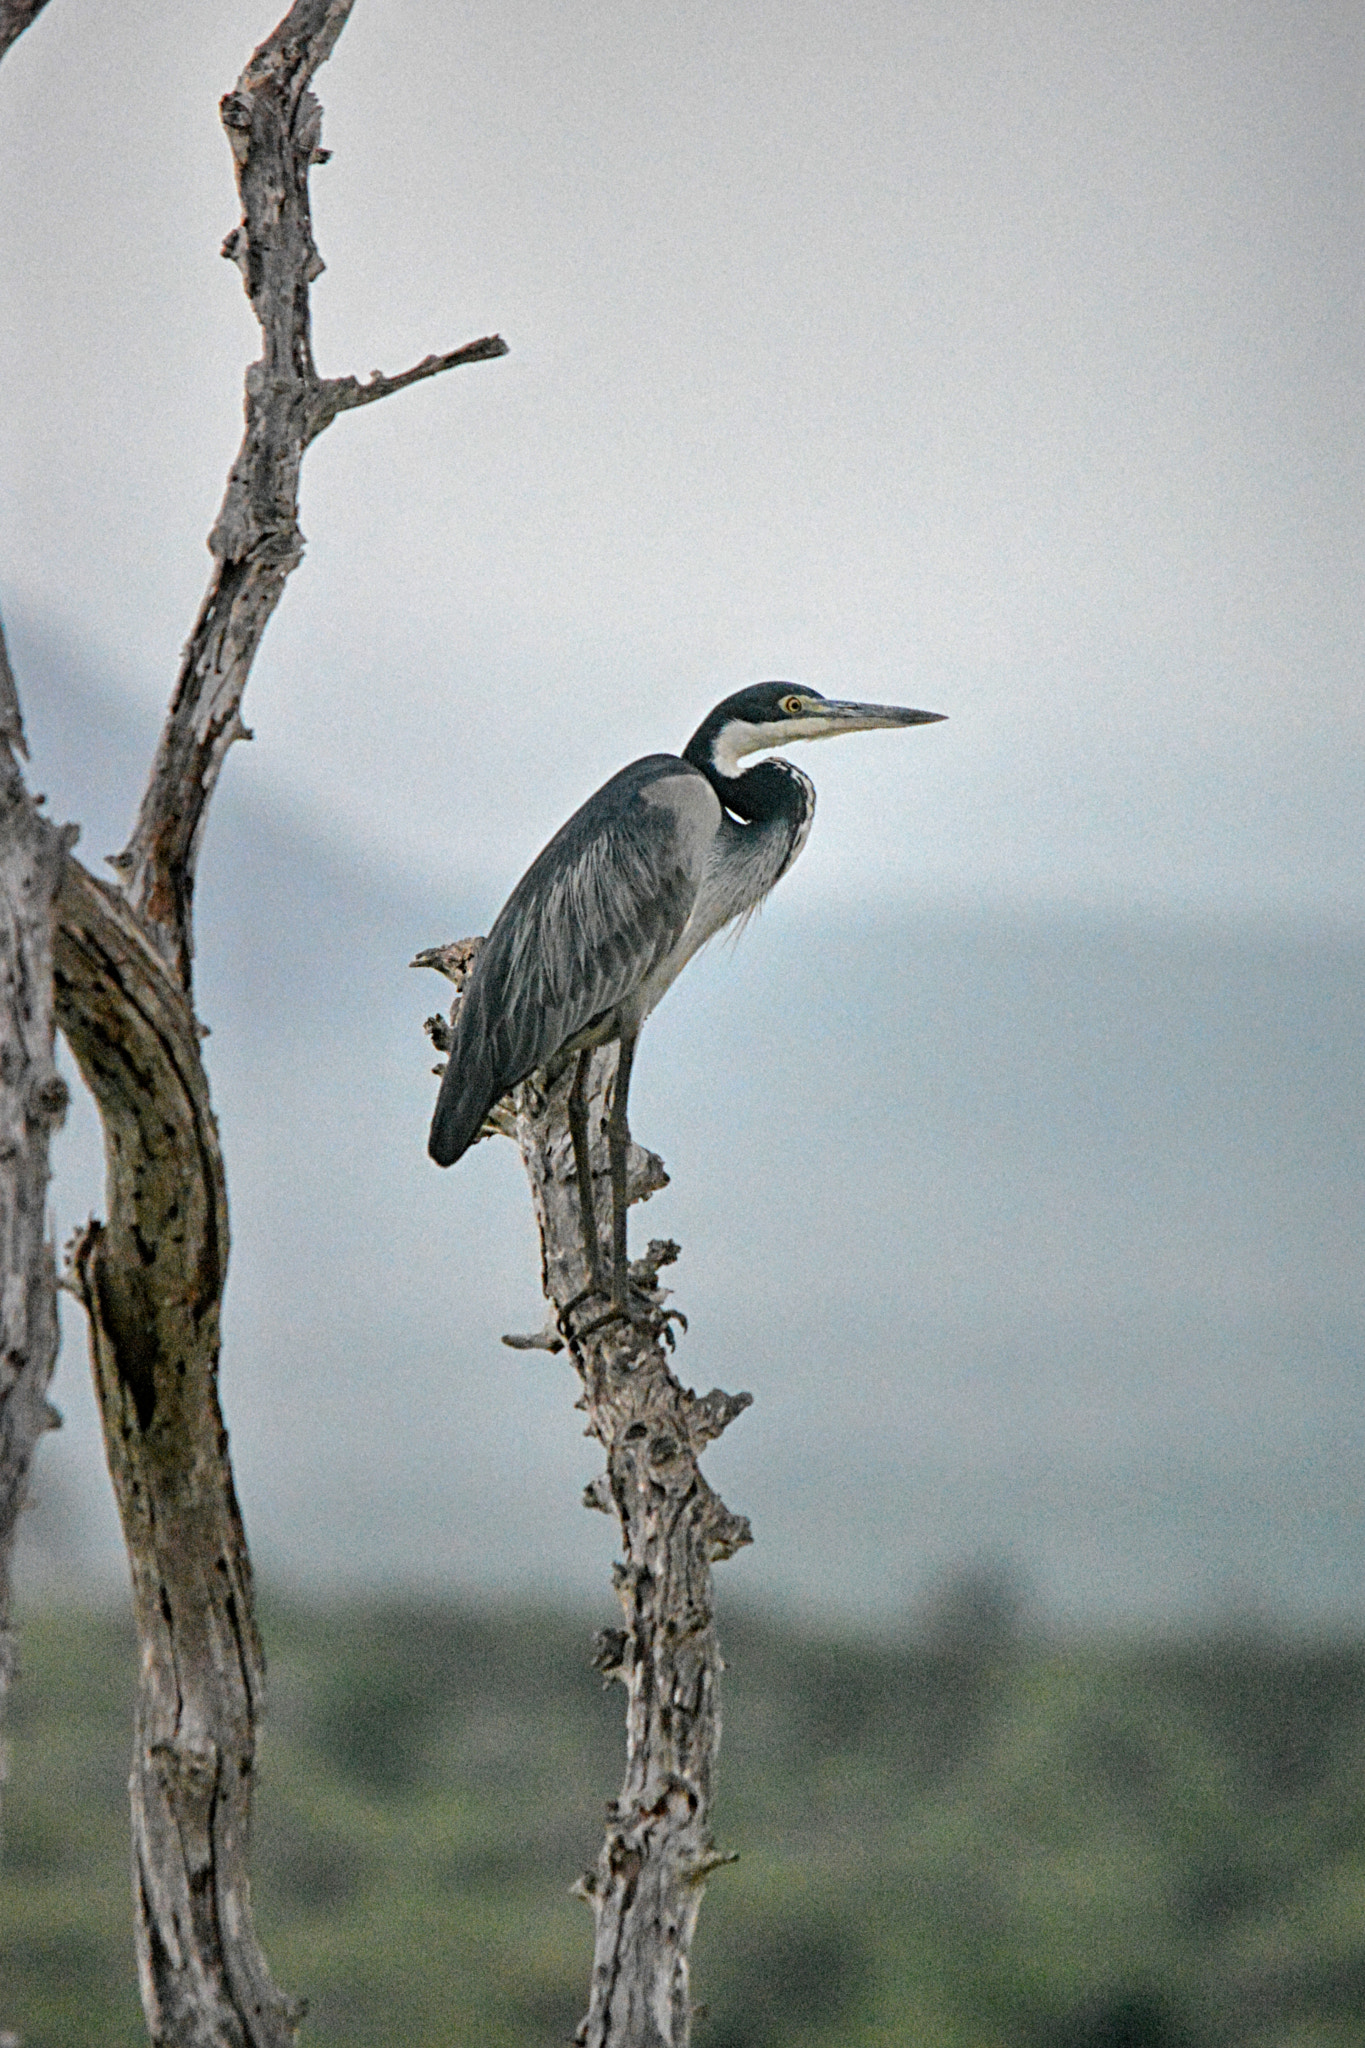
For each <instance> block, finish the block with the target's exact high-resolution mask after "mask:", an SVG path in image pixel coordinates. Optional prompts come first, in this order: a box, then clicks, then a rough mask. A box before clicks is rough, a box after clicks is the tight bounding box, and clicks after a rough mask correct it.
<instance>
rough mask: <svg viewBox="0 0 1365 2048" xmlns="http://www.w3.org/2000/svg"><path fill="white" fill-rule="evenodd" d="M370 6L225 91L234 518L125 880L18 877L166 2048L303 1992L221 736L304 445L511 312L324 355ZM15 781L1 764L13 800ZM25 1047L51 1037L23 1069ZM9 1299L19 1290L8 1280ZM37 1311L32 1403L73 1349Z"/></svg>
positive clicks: (238, 2033) (21, 1085)
mask: <svg viewBox="0 0 1365 2048" xmlns="http://www.w3.org/2000/svg"><path fill="white" fill-rule="evenodd" d="M350 6H351V0H295V5H294V6H293V7H292V8H291V9H290V11H289V13H288V14H287V15H286V16H285V18H284V20H283V21H282V22H281V23H280V25H279V27H278V28H277V29H276V30H275V32H274V34H273V35H272V36H271V37H270V38H269V39H268V40H267V41H266V42H265V43H263V44H262V45H261V47H260V49H259V50H257V51H256V53H255V55H254V56H253V57H252V59H251V62H250V63H249V64H248V65H247V67H246V70H245V71H244V72H243V73H242V76H241V78H240V79H239V81H238V83H237V86H236V89H235V90H234V91H233V92H231V93H229V94H228V95H227V97H226V98H225V100H224V101H223V103H222V109H221V111H222V117H223V122H224V125H225V127H226V129H227V132H228V137H229V140H230V142H231V145H232V151H233V156H234V159H235V163H236V170H237V182H238V189H239V191H240V194H241V199H242V215H243V217H242V224H241V226H240V228H238V229H237V230H236V231H235V232H234V234H233V235H231V236H230V237H229V239H228V244H227V249H226V253H227V254H229V255H230V256H232V257H233V259H234V260H235V261H236V262H237V263H238V265H239V267H240V268H241V270H242V274H243V277H244V279H245V282H246V287H247V292H248V295H249V297H250V299H251V303H252V306H253V308H254V310H255V311H256V314H257V316H258V318H259V320H260V323H261V332H262V355H261V359H260V361H259V362H257V363H254V364H253V365H252V366H251V368H250V369H249V370H248V372H247V377H246V431H245V435H244V438H243V442H242V446H241V450H240V452H239V454H238V457H237V460H236V463H235V464H234V467H233V470H232V473H231V476H230V478H229V481H228V487H227V493H226V496H225V498H224V502H223V508H222V511H221V513H220V515H219V518H218V521H217V524H216V525H215V527H214V530H213V534H212V536H211V537H210V549H211V551H212V554H213V557H214V568H213V572H212V576H211V579H210V583H209V588H208V592H207V594H206V596H205V599H204V602H203V605H202V607H201V609H200V613H199V617H198V619H197V621H196V623H195V627H194V631H193V633H192V635H191V637H190V641H189V643H188V646H187V648H186V651H185V656H184V660H183V663H182V667H181V670H180V675H179V678H178V681H177V684H176V689H175V694H174V697H173V699H172V702H171V706H170V710H169V712H168V714H167V718H166V723H165V727H164V729H163V732H162V736H161V744H160V747H159V749H158V752H157V757H156V761H155V763H154V765H153V769H152V773H151V778H150V781H149V783H148V787H147V792H146V795H145V797H144V799H143V803H142V808H141V811H140V814H139V817H138V821H137V825H136V828H135V830H134V833H133V836H132V839H131V840H130V842H129V845H128V848H127V850H126V851H125V852H124V853H123V854H122V855H121V856H120V857H119V859H118V860H117V861H116V862H115V863H114V865H115V867H116V869H117V871H118V874H119V877H120V883H121V887H120V888H117V889H116V888H113V887H108V886H106V885H104V884H103V883H100V882H97V881H95V880H94V879H93V878H92V877H91V876H90V875H88V874H87V873H86V872H85V870H84V869H83V868H82V867H81V866H80V865H79V863H77V862H76V861H75V860H74V858H71V857H69V856H68V855H67V852H66V847H67V842H66V841H65V840H64V839H63V838H62V835H60V834H57V835H55V842H56V848H57V850H56V851H55V853H54V852H52V851H51V842H46V841H42V840H41V834H39V837H38V840H35V841H34V842H33V843H34V844H35V845H37V844H40V843H41V844H42V845H43V846H47V847H48V854H45V855H44V860H46V861H47V862H48V864H47V865H43V862H42V861H39V862H38V863H37V867H36V868H35V870H34V875H33V876H32V877H29V879H28V880H27V881H25V880H24V879H23V878H22V877H20V878H19V879H16V880H15V882H14V883H13V887H14V888H15V889H16V890H17V889H20V888H21V887H28V888H30V889H31V890H36V891H37V895H38V896H41V894H42V889H43V888H46V890H47V897H46V898H45V899H43V913H42V914H43V917H44V919H45V918H46V916H47V904H48V902H50V899H51V896H52V893H53V890H54V889H55V888H56V886H57V882H58V878H59V877H60V883H61V886H60V895H59V898H58V902H57V931H56V939H55V949H54V950H55V965H54V968H53V971H52V973H49V965H48V960H47V957H46V955H44V956H43V957H42V958H41V959H40V958H39V957H38V955H37V954H36V953H35V954H32V955H30V954H28V953H25V952H24V950H23V948H22V947H21V946H17V945H15V946H12V947H11V952H12V954H13V959H14V961H15V962H17V963H18V964H17V966H15V968H14V976H13V977H12V979H14V983H15V987H16V988H18V987H19V982H20V981H24V982H25V987H26V986H27V983H26V980H25V978H26V977H28V978H31V977H32V976H33V975H37V977H38V985H39V989H40V991H41V992H42V1001H41V1002H39V1003H38V1004H36V1005H33V1006H31V1008H32V1020H31V1022H30V1024H29V1025H26V1026H25V1027H24V1028H25V1029H27V1031H28V1037H27V1039H22V1033H21V1040H22V1042H20V1041H15V1032H14V1026H13V1022H12V1019H10V1020H5V1021H9V1022H10V1023H11V1029H10V1034H9V1038H8V1039H7V1040H6V1041H5V1043H4V1046H3V1048H2V1049H0V1083H4V1084H7V1082H8V1080H11V1079H12V1080H13V1082H14V1085H15V1087H16V1088H17V1089H18V1090H19V1091H20V1094H19V1096H16V1098H15V1105H14V1106H13V1109H12V1107H11V1104H10V1102H9V1098H8V1097H7V1096H5V1095H4V1093H3V1086H0V1144H2V1143H3V1139H4V1135H5V1133H6V1131H7V1130H8V1129H9V1128H10V1124H9V1123H7V1122H6V1121H5V1120H6V1119H10V1122H11V1123H12V1122H13V1119H14V1118H15V1117H20V1116H21V1115H27V1116H29V1117H30V1119H31V1120H32V1119H38V1120H41V1117H42V1116H43V1115H45V1114H47V1113H48V1111H49V1110H50V1112H51V1114H52V1115H56V1114H58V1113H59V1112H60V1106H61V1105H60V1100H59V1098H58V1097H57V1096H56V1095H55V1094H53V1092H52V1090H51V1086H50V1081H49V1078H48V1077H49V1076H50V1072H51V1063H50V1051H51V1047H50V1036H51V1026H50V1013H49V1012H48V1011H46V1010H45V1009H43V1008H42V1003H43V1002H46V1000H47V992H48V991H49V990H50V989H55V1001H56V1011H57V1018H58V1021H59V1023H60V1025H61V1028H62V1030H63V1031H64V1032H65V1034H66V1036H67V1038H68V1040H69V1042H70V1044H71V1047H72V1050H73V1052H74V1054H75V1056H76V1059H77V1061H78V1063H79V1065H80V1068H81V1072H82V1074H83V1076H84V1078H85V1080H86V1082H87V1083H88V1085H89V1087H90V1089H91V1092H92V1093H93V1095H94V1097H95V1101H96V1103H97V1105H98V1108H99V1111H100V1116H101V1119H102V1122H103V1126H104V1141H105V1162H106V1168H107V1201H108V1209H109V1219H108V1222H107V1223H104V1224H101V1223H98V1222H94V1221H92V1222H91V1223H90V1225H89V1226H88V1228H87V1229H86V1230H85V1231H84V1232H83V1233H82V1235H81V1236H80V1238H79V1240H78V1242H77V1243H76V1245H75V1247H74V1251H73V1255H72V1284H73V1286H74V1287H75V1290H76V1291H77V1293H78V1294H79V1295H80V1297H81V1299H82V1301H83V1302H84V1304H85V1307H86V1310H87V1313H88V1315H89V1319H90V1346H91V1358H92V1364H93V1369H94V1376H95V1385H96V1390H97V1393H98V1397H99V1402H100V1409H101V1414H102V1418H103V1423H104V1432H105V1444H106V1450H107V1454H108V1459H109V1468H110V1472H111V1474H112V1477H113V1481H114V1490H115V1493H116V1495H117V1499H118V1505H119V1511H120V1515H121V1518H122V1522H123V1531H124V1537H125V1541H126V1543H127V1546H128V1555H129V1561H130V1566H131V1572H132V1582H133V1595H134V1612H135V1620H136V1624H137V1631H138V1640H139V1648H140V1690H139V1697H138V1703H137V1713H136V1729H135V1738H134V1745H133V1771H132V1781H131V1798H132V1821H133V1871H134V1907H135V1919H136V1934H137V1947H138V1962H139V1971H140V1978H141V1987H142V1997H143V2004H144V2008H145V2010H146V2014H147V2020H148V2025H149V2027H150V2030H151V2033H152V2038H153V2040H154V2042H156V2043H158V2044H164V2048H286V2044H288V2043H290V2042H292V2041H293V2040H294V2039H295V2037H296V2033H297V2024H298V2019H299V2016H300V2012H301V2007H300V2006H298V2005H297V2004H296V2003H294V2002H292V2001H290V2000H288V1999H286V1998H284V1997H283V1996H282V1995H281V1994H280V1992H279V1991H278V1990H277V1989H276V1988H275V1986H274V1985H273V1983H272V1982H271V1980H270V1975H269V1972H268V1970H267V1967H266V1963H265V1958H264V1956H263V1954H262V1952H261V1949H260V1946H259V1944H258V1942H257V1940H256V1935H255V1931H254V1927H253V1924H252V1914H251V1900H250V1885H249V1879H248V1874H247V1838H248V1831H249V1824H250V1810H251V1786H252V1773H253V1768H254V1757H255V1743H256V1731H257V1726H258V1723H259V1718H260V1714H261V1710H262V1701H263V1682H264V1663H263V1658H262V1655H261V1646H260V1641H259V1638H258V1635H257V1632H256V1623H255V1617H254V1607H253V1599H252V1587H251V1571H250V1565H249V1562H248V1556H247V1547H246V1539H245V1535H244V1532H243V1527H242V1520H241V1515H240V1513H239V1510H238V1506H237V1500H236V1495H235V1490H234V1487H233V1480H232V1468H231V1464H230V1461H229V1458H228V1442H227V1432H226V1430H225V1429H224V1427H223V1418H222V1413H221V1410H220V1407H219V1403H218V1384H217V1376H218V1349H219V1316H220V1310H221V1304H222V1296H223V1287H224V1283H225V1280H226V1276H227V1261H228V1214H227V1190H226V1185H225V1181H224V1176H223V1163H222V1157H221V1154H220V1151H219V1146H218V1134H217V1127H216V1124H215V1121H214V1116H213V1110H212V1106H211V1103H210V1098H209V1088H208V1081H207V1077H206V1075H205V1072H204V1067H203V1063H202V1060H201V1058H200V1036H201V1033H200V1029H199V1026H198V1024H197V1022H196V1020H195V1016H194V1010H193V1006H192V999H191V962H192V958H193V951H194V940H193V914H192V907H193V891H194V873H195V865H196V861H197V857H198V852H199V847H200V843H201V840H202V836H203V830H204V825H205V822H206V818H207V811H208V804H209V800H210V798H211V796H212V794H213V790H214V787H215V785H216V782H217V778H218V774H219V772H220V769H221V767H222V762H223V758H224V756H225V754H226V752H227V749H228V747H229V746H230V745H231V744H232V742H233V741H234V740H235V739H239V738H242V737H245V735H246V729H245V727H244V726H243V724H242V721H241V711H240V707H241V699H242V693H243V690H244V688H245V685H246V680H247V676H248V673H249V671H250V668H251V663H252V661H253V659H254V657H255V653H256V649H257V648H258V646H259V645H260V640H261V636H262V634H263V632H264V630H265V626H266V623H267V621H268V619H269V617H270V614H271V612H272V611H273V610H274V607H275V605H276V604H277V603H278V601H279V598H280V595H281V592H282V591H283V588H284V584H285V581H286V579H287V577H288V575H289V572H290V570H291V569H293V568H294V567H295V565H296V564H297V562H298V561H299V559H300V557H301V555H302V551H303V541H302V536H301V534H300V532H299V528H298V519H297V508H298V480H299V469H300V464H301V462H302V459H303V453H304V450H305V449H306V448H307V446H308V444H309V443H310V441H312V440H315V439H316V437H317V435H318V434H319V433H320V432H322V430H323V429H324V428H325V427H326V426H327V425H328V424H329V423H330V421H331V420H332V419H333V418H335V416H336V415H337V413H339V412H341V411H345V410H347V409H348V408H350V407H352V406H355V405H361V404H367V403H369V402H371V401H372V400H373V399H376V398H381V397H385V396H387V395H388V393H389V392H390V391H392V390H398V389H401V388H402V387H403V386H404V385H406V384H408V383H412V382H415V381H417V380H418V379H419V378H422V377H427V376H431V375H434V374H435V373H436V372H437V371H438V370H441V369H445V368H449V367H451V366H453V365H454V364H456V363H459V362H469V361H477V360H480V359H481V358H484V357H488V356H494V355H501V354H503V353H505V347H504V344H503V343H502V342H501V341H500V340H498V339H497V338H496V337H494V338H491V339H489V340H486V341H483V342H478V343H474V344H472V345H471V346H470V347H468V348H465V349H460V350H455V351H453V352H452V353H450V354H449V355H447V356H443V357H428V358H427V359H426V361H425V362H423V363H421V364H419V365H417V367H416V368H415V369H414V370H411V371H407V372H405V373H403V375H401V376H399V377H395V378H380V377H376V378H375V379H372V380H371V381H370V382H369V383H367V384H361V383H358V382H357V381H356V380H355V379H353V378H337V379H323V378H319V377H318V375H317V373H316V371H315V369H314V366H313V360H312V349H311V342H310V338H309V309H308V287H309V284H310V282H311V281H312V279H313V278H315V277H316V276H317V274H318V272H319V271H320V270H321V268H322V264H321V259H320V258H319V256H318V253H317V249H316V247H315V246H314V243H313V238H312V228H311V223H310V216H309V207H308V174H309V170H310V167H311V166H312V165H313V164H314V163H319V162H322V161H324V160H325V156H326V152H325V151H324V150H323V149H322V148H321V144H320V132H321V109H320V108H319V106H318V103H317V101H316V99H315V98H314V97H313V94H312V92H311V90H310V80H311V78H312V76H313V73H314V72H315V71H316V69H317V67H318V66H319V65H320V64H321V63H322V62H323V61H324V60H325V59H326V58H327V57H328V56H329V55H330V53H331V51H332V48H333V46H334V44H335V42H336V39H337V37H338V35H339V34H340V33H341V30H342V28H343V27H344V26H345V22H346V19H347V16H348V14H349V12H350ZM11 695H12V692H11ZM15 716H16V719H17V707H16V711H15ZM16 735H17V725H16V726H15V727H14V730H13V732H12V733H11V734H10V735H9V736H10V737H11V738H13V737H15V736H16ZM0 751H5V758H6V760H9V762H10V765H11V767H12V766H13V762H12V757H11V756H9V754H8V751H7V750H0ZM3 767H4V762H0V769H3ZM15 776H16V778H17V770H15ZM20 788H21V786H20ZM9 789H10V785H9V783H8V782H6V783H4V785H3V788H0V803H3V802H5V801H7V800H8V797H7V792H8V791H9ZM25 801H26V800H25ZM38 822H39V823H40V822H41V821H38ZM26 829H27V828H26ZM45 829H48V830H50V828H45ZM31 836H32V835H31V834H30V837H31ZM21 843H27V842H21V839H20V837H19V836H18V835H17V833H16V836H15V846H16V848H18V847H20V845H21ZM35 858H36V857H35ZM63 861H65V867H64V871H63ZM39 870H41V873H39ZM5 886H10V885H9V884H8V883H6V884H5ZM15 900H17V899H15ZM44 929H46V926H44ZM0 943H3V942H2V941H0ZM21 993H22V991H21ZM11 1010H12V1011H13V1010H14V1004H13V1003H11ZM15 1014H19V1015H21V1020H22V1015H24V1014H27V1013H25V1012H22V1010H21V1011H19V1012H15ZM45 1018H47V1019H48V1021H47V1023H46V1025H45V1024H44V1019H45ZM44 1029H46V1032H47V1037H46V1039H44ZM11 1041H14V1042H15V1043H17V1044H18V1045H19V1051H18V1052H12V1051H11V1049H10V1048H11ZM25 1046H27V1047H29V1049H30V1051H31V1059H30V1063H29V1067H27V1068H24V1069H23V1071H21V1070H20V1065H19V1064H16V1061H20V1060H21V1058H22V1057H23V1056H26V1055H24V1047H25ZM44 1046H46V1056H47V1064H46V1065H44V1064H43V1058H44V1051H43V1049H44ZM7 1061H8V1062H9V1066H8V1068H6V1064H5V1063H6V1062H7ZM44 1090H46V1091H47V1092H46V1093H45V1092H44ZM20 1098H22V1100H21V1099H20ZM45 1105H46V1108H45ZM49 1120H50V1119H49ZM15 1128H17V1125H15ZM45 1173H46V1169H45V1156H44V1162H43V1171H42V1175H41V1178H40V1179H38V1178H35V1180H34V1183H33V1186H34V1189H35V1190H36V1197H35V1199H36V1201H37V1212H36V1213H37V1215H38V1218H39V1223H41V1187H42V1185H45ZM25 1201H26V1202H27V1204H28V1208H27V1209H26V1210H25V1214H26V1215H27V1214H28V1210H29V1209H32V1200H30V1198H29V1196H27V1195H26V1196H25ZM30 1234H31V1233H30ZM16 1235H17V1234H16ZM34 1256H35V1257H37V1254H35V1255H34ZM40 1263H41V1262H40ZM44 1270H45V1271H46V1269H44ZM47 1279H48V1283H49V1291H50V1274H48V1275H47ZM4 1306H5V1311H6V1313H8V1312H9V1310H10V1307H11V1303H10V1301H9V1299H8V1297H7V1298H6V1301H5V1304H4ZM41 1307H42V1304H41V1303H39V1306H38V1308H35V1309H34V1311H33V1317H34V1320H35V1324H37V1323H40V1322H41V1315H40V1313H39V1310H40V1309H41ZM31 1335H32V1333H31ZM38 1336H39V1338H40V1339H41V1341H36V1340H35V1341H36V1348H35V1357H36V1358H37V1359H38V1381H37V1382H36V1383H35V1385H36V1392H35V1393H34V1394H33V1396H32V1399H30V1400H29V1408H31V1407H32V1403H33V1400H38V1401H41V1394H42V1388H43V1387H44V1386H45V1385H46V1374H47V1372H50V1370H51V1353H50V1349H49V1350H48V1351H47V1352H44V1350H43V1344H44V1343H45V1342H46V1338H45V1337H44V1336H42V1333H41V1331H39V1333H38ZM44 1358H45V1359H46V1364H45V1366H44V1364H43V1359H44ZM21 1405H22V1404H21ZM15 1412H16V1413H18V1412H19V1410H18V1408H16V1410H15ZM25 1412H27V1411H25Z"/></svg>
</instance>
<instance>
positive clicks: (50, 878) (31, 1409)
mask: <svg viewBox="0 0 1365 2048" xmlns="http://www.w3.org/2000/svg"><path fill="white" fill-rule="evenodd" d="M16 33H17V31H16ZM16 751H18V752H20V753H25V754H26V753H27V751H28V750H27V747H26V746H25V744H24V730H23V722H22V720H21V718H20V715H19V699H18V694H17V692H16V690H15V687H14V677H13V675H12V673H11V671H10V665H9V657H8V655H7V653H6V649H5V636H4V629H3V627H0V1726H2V1725H3V1721H4V1712H5V1702H6V1696H7V1694H8V1691H9V1681H10V1677H11V1674H12V1671H13V1668H14V1636H13V1633H12V1628H11V1622H10V1597H11V1568H12V1561H13V1552H14V1536H15V1529H16V1527H17V1524H18V1520H19V1514H20V1510H21V1509H22V1507H23V1505H24V1499H25V1496H26V1494H27V1492H28V1480H29V1472H30V1470H31V1468H32V1464H33V1459H34V1455H35V1453H36V1451H37V1448H38V1442H39V1439H40V1438H41V1436H42V1435H43V1433H44V1431H45V1430H48V1429H55V1428H56V1426H57V1424H58V1422H59V1421H60V1419H61V1418H60V1417H59V1416H58V1414H57V1411H56V1409H55V1408H53V1407H52V1406H51V1405H50V1404H49V1402H48V1398H47V1389H48V1384H49V1382H50V1380H51V1378H52V1369H53V1367H54V1365H55V1364H56V1362H57V1273H56V1266H55V1263H54V1261H53V1256H52V1246H51V1244H50V1243H49V1241H48V1237H47V1183H48V1146H49V1141H50V1139H51V1136H52V1133H53V1131H54V1130H56V1129H57V1128H58V1126H59V1125H60V1123H61V1121H62V1118H63V1117H64V1115H65V1114H66V1084H65V1082H64V1081H63V1080H62V1078H61V1076H60V1074H59V1073H58V1072H57V1069H56V1067H55V1065H54V1064H53V1016H52V905H53V900H54V898H55V896H56V893H57V889H58V885H59V883H60V881H61V875H62V869H63V866H64V865H65V862H66V857H67V853H68V851H69V849H70V847H71V845H72V843H73V842H74V840H75V837H76V834H75V830H74V828H73V827H71V826H65V827H63V826H58V825H53V824H51V823H50V822H49V821H48V819H46V818H45V817H44V816H43V814H42V812H41V811H40V810H39V808H38V806H37V804H36V803H35V802H34V801H33V799H32V798H31V797H30V795H29V793H28V791H27V789H26V788H25V787H24V778H23V776H22V774H21V773H20V770H19V764H18V762H17V761H16V760H15V758H14V756H15V752H16ZM3 1782H4V1769H3V1753H2V1752H0V1789H3Z"/></svg>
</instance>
